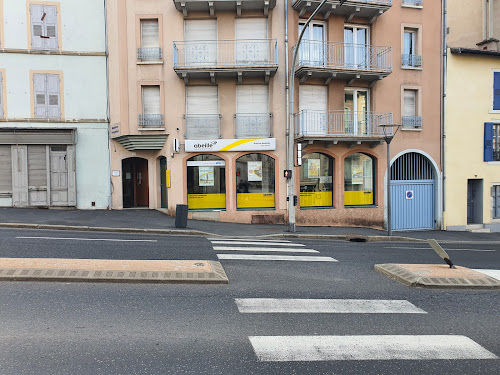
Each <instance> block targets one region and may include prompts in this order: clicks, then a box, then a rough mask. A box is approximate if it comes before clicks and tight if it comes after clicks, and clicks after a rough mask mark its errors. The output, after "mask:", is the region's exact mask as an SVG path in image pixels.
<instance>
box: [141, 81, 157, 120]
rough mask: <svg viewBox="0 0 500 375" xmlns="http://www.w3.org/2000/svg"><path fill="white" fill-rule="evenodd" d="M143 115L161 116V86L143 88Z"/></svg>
mask: <svg viewBox="0 0 500 375" xmlns="http://www.w3.org/2000/svg"><path fill="white" fill-rule="evenodd" d="M142 114H144V115H158V114H161V102H160V86H142Z"/></svg>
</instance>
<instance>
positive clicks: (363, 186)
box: [344, 153, 375, 206]
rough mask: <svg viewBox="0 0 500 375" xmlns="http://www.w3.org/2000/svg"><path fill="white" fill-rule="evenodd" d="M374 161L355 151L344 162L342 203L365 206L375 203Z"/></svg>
mask: <svg viewBox="0 0 500 375" xmlns="http://www.w3.org/2000/svg"><path fill="white" fill-rule="evenodd" d="M374 169H375V168H374V161H373V159H372V158H371V157H370V156H368V155H365V154H361V153H356V154H352V155H349V156H348V157H346V158H345V162H344V205H345V206H366V205H372V204H375V202H374V199H373V193H374V190H375V189H374V178H373V171H374Z"/></svg>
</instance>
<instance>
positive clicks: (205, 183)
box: [187, 154, 226, 210]
mask: <svg viewBox="0 0 500 375" xmlns="http://www.w3.org/2000/svg"><path fill="white" fill-rule="evenodd" d="M187 191H188V207H189V209H190V210H196V209H224V208H226V162H225V161H224V159H222V158H220V157H218V156H215V155H209V154H204V155H197V156H193V157H192V158H190V159H189V160H188V161H187Z"/></svg>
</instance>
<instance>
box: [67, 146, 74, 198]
mask: <svg viewBox="0 0 500 375" xmlns="http://www.w3.org/2000/svg"><path fill="white" fill-rule="evenodd" d="M66 157H67V158H68V164H67V165H68V206H76V148H75V146H68V148H67V155H66Z"/></svg>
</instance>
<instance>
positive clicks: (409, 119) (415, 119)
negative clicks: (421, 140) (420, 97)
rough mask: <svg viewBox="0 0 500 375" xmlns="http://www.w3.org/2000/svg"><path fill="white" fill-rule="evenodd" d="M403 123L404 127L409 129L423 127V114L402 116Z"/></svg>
mask: <svg viewBox="0 0 500 375" xmlns="http://www.w3.org/2000/svg"><path fill="white" fill-rule="evenodd" d="M401 123H402V125H403V128H407V129H421V128H422V116H402V117H401Z"/></svg>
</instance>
